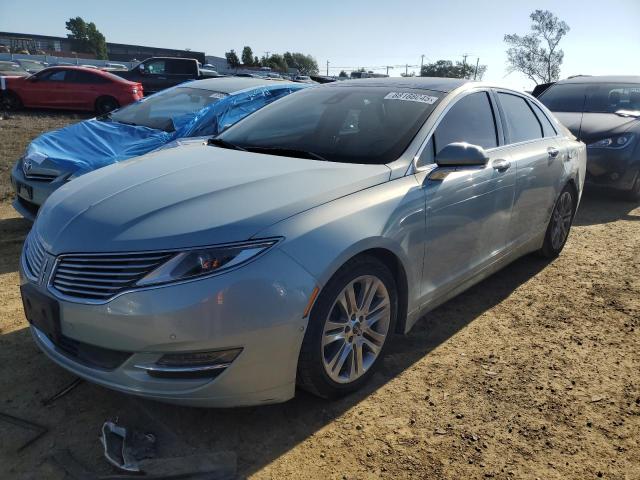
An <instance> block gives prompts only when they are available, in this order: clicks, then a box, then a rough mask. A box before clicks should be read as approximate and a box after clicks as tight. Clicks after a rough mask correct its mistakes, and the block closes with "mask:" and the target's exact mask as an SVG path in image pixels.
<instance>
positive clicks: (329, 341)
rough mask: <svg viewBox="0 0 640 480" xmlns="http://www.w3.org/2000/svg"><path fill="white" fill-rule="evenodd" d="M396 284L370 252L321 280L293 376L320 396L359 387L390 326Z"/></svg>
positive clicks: (334, 395)
mask: <svg viewBox="0 0 640 480" xmlns="http://www.w3.org/2000/svg"><path fill="white" fill-rule="evenodd" d="M397 313H398V300H397V291H396V284H395V281H394V278H393V275H392V274H391V272H390V271H389V269H388V268H387V267H386V266H385V265H384V264H383V263H382V262H380V261H379V260H377V259H376V258H374V257H369V256H365V257H360V258H356V259H353V260H351V261H349V262H348V263H346V264H345V265H344V266H343V267H342V268H341V269H340V270H338V272H336V274H335V275H334V276H333V277H332V278H331V280H330V281H329V282H328V283H327V285H326V286H325V288H324V289H323V290H322V293H321V294H320V296H319V297H318V299H317V300H316V303H315V305H314V307H313V309H312V311H311V315H310V317H309V325H308V327H307V331H306V333H305V337H304V340H303V343H302V349H301V352H300V360H299V362H298V377H297V381H298V384H299V386H300V387H302V388H303V389H305V390H307V391H309V392H311V393H313V394H315V395H318V396H320V397H324V398H337V397H340V396H343V395H346V394H348V393H351V392H353V391H355V390H357V389H358V388H360V387H361V386H362V385H363V384H364V383H365V382H366V381H367V380H368V379H369V378H370V377H371V375H373V373H374V372H375V369H376V368H377V366H378V365H379V363H380V360H381V358H382V356H383V353H384V351H385V349H386V346H387V345H388V343H389V339H390V337H391V335H392V334H393V332H394V329H395V324H396V317H397Z"/></svg>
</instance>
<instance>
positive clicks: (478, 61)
mask: <svg viewBox="0 0 640 480" xmlns="http://www.w3.org/2000/svg"><path fill="white" fill-rule="evenodd" d="M479 64H480V57H478V58H477V60H476V71H475V72H473V79H474V80H475V79H476V77H477V76H478V65H479Z"/></svg>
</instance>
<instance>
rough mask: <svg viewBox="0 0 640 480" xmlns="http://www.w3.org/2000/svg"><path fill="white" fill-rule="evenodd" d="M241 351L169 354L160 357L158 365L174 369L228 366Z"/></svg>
mask: <svg viewBox="0 0 640 480" xmlns="http://www.w3.org/2000/svg"><path fill="white" fill-rule="evenodd" d="M241 351H242V349H241V348H234V349H232V350H219V351H217V352H191V353H167V354H165V355H163V356H162V357H160V360H158V361H157V362H156V364H158V365H164V366H173V367H184V366H189V365H192V366H201V365H220V364H228V363H231V362H233V361H234V360H235V359H236V357H237V356H238V354H239V353H240V352H241Z"/></svg>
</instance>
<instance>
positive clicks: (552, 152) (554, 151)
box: [547, 147, 560, 159]
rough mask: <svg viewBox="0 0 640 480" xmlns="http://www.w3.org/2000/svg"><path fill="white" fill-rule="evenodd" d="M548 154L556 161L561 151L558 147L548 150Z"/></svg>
mask: <svg viewBox="0 0 640 480" xmlns="http://www.w3.org/2000/svg"><path fill="white" fill-rule="evenodd" d="M547 153H548V154H549V158H551V159H554V158H558V155H560V150H558V149H557V148H556V147H549V148H547Z"/></svg>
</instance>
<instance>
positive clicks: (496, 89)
mask: <svg viewBox="0 0 640 480" xmlns="http://www.w3.org/2000/svg"><path fill="white" fill-rule="evenodd" d="M493 90H494V91H495V95H496V100H497V102H498V108H499V109H500V118H501V121H502V122H504V124H503V129H504V132H505V138H504V140H505V147H514V146H519V145H528V144H530V143H534V142H541V141H545V140H549V139H553V138H556V139H557V138H559V137H560V133H559V130H558V129H557V128H556V125H555V122H553V121H551V119H549V118H548V117H547V119H548V120H549V121H550V122H551V124H552V125H553V127H554V130H555V132H556V134H555V135H554V136H553V137H545V136H544V129H543V128H542V123H541V122H540V119H539V118H538V115H537V114H536V112H535V110H534V109H533V107H532V106H531V105H530V103H531V101H532V99H530V98H529V97H528V96H527V95H523V94H521V93H519V92H515V91H513V90H507V89H504V88H494V89H493ZM499 93H504V94H507V95H513V96H515V97H520V98H522V99H523V100H524V101H525V103H526V104H527V106H528V107H529V110H531V113H532V114H533V116H534V117H535V119H536V120H537V122H538V124H539V125H540V133H541V134H542V137H540V138H532V139H529V140H523V141H521V142H514V143H508V141H509V140H511V139H510V138H509V136H508V133H509V127H508V126H507V120H506V119H507V117H506V115H505V113H504V110H503V109H502V104H501V103H500V101H499V99H498V98H497V97H498V94H499ZM540 110H542V112H543V113H544V108H540ZM545 115H546V114H545Z"/></svg>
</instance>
